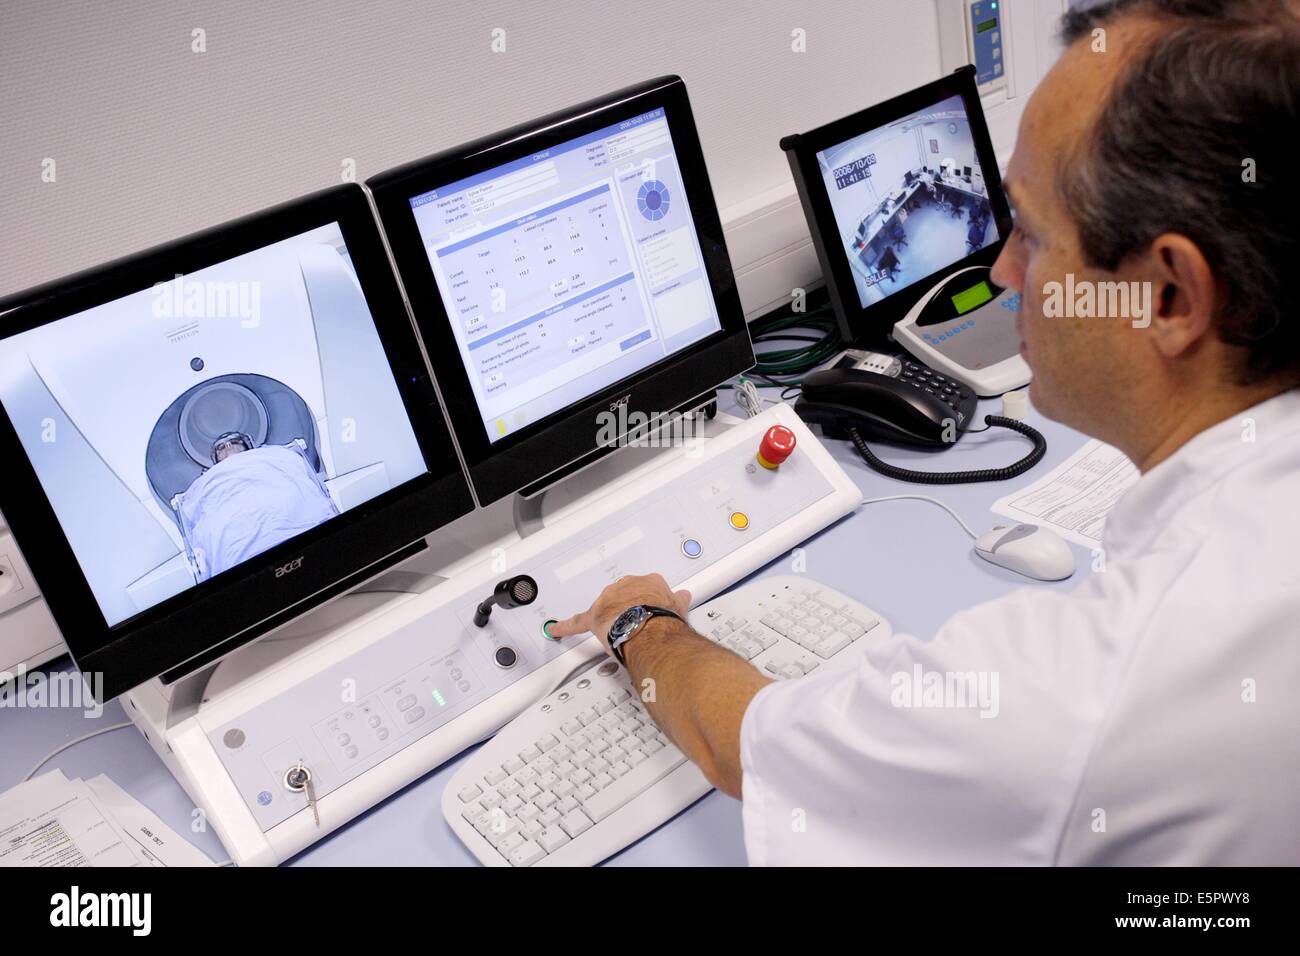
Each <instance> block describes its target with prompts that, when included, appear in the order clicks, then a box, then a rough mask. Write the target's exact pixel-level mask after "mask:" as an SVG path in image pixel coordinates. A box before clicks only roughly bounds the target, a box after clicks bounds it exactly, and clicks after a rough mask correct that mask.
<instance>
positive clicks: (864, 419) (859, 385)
mask: <svg viewBox="0 0 1300 956" xmlns="http://www.w3.org/2000/svg"><path fill="white" fill-rule="evenodd" d="M872 358H873V359H875V362H874V364H870V365H867V366H866V367H865V368H863V367H857V368H829V369H826V370H824V371H821V372H813V373H812V374H810V375H808V376H805V378H804V380H803V394H802V395H801V396H800V398H799V401H798V402H796V403H795V406H794V408H795V411H796V412H797V413H798V414H799V417H800V418H802V419H803V420H804V421H806V422H809V423H813V424H817V425H821V427H822V433H823V434H824V435H826V437H828V438H844V439H847V438H848V433H847V432H846V430H845V429H846V426H847V425H848V424H854V425H856V426H857V428H858V430H859V431H860V432H861V434H863V435H864V436H866V437H868V438H878V439H881V440H882V441H886V442H893V443H895V444H903V445H920V446H926V447H936V448H946V447H947V446H948V445H949V444H951V443H952V442H953V441H955V440H956V439H957V437H958V436H959V435H960V434H961V433H962V432H964V431H965V430H966V428H967V426H968V425H969V424H970V422H971V419H972V418H974V416H975V405H976V398H975V393H974V392H972V391H971V390H970V389H969V388H967V387H966V386H965V385H962V384H961V383H960V382H956V381H953V380H951V379H948V378H945V377H944V376H943V375H941V374H939V373H938V372H936V371H935V370H934V369H931V368H928V367H927V366H925V365H922V364H920V363H919V362H912V361H907V360H904V359H899V358H893V359H892V360H891V361H889V362H888V363H885V362H883V361H882V360H883V359H889V358H890V357H889V356H880V357H878V358H877V357H875V356H873V357H872ZM877 369H880V370H877Z"/></svg>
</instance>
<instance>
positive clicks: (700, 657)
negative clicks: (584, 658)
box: [550, 574, 772, 799]
mask: <svg viewBox="0 0 1300 956" xmlns="http://www.w3.org/2000/svg"><path fill="white" fill-rule="evenodd" d="M690 600H691V596H690V594H689V593H688V592H686V591H677V592H674V591H673V590H672V589H671V588H670V587H669V586H668V582H667V581H665V580H664V579H663V578H662V577H661V576H660V575H658V574H651V575H645V576H632V577H625V578H620V579H619V580H618V581H616V582H614V583H613V584H611V585H610V586H609V587H607V588H605V590H604V591H602V592H601V594H600V596H599V597H598V598H596V602H595V603H594V604H592V606H591V607H590V608H589V609H587V610H586V611H584V612H583V613H581V614H576V615H574V616H573V617H571V618H568V619H566V620H563V621H560V622H559V623H558V624H552V625H551V627H550V633H551V636H552V637H556V638H561V637H568V636H570V635H572V634H581V633H583V632H584V631H590V632H591V633H593V634H595V635H596V636H597V637H598V638H600V641H601V643H602V644H605V643H606V640H607V636H608V634H609V629H610V627H611V626H612V625H613V623H614V619H615V618H617V617H618V616H619V615H620V614H622V613H623V612H624V611H626V610H627V609H628V608H630V607H633V606H634V605H637V604H653V605H658V606H660V607H667V608H671V609H673V610H675V611H677V612H678V613H679V614H681V615H682V616H683V617H685V616H686V612H687V610H688V608H689V607H690ZM606 649H608V646H607V647H606ZM623 656H624V657H626V658H627V668H628V673H629V675H630V676H631V678H632V685H633V687H634V689H635V690H636V691H637V693H639V694H640V695H641V699H642V701H643V702H644V703H645V705H646V708H647V709H648V710H649V711H650V716H652V717H653V718H654V720H655V723H657V724H658V725H659V727H660V729H662V730H663V731H664V732H665V733H666V734H668V736H669V737H670V738H671V739H672V741H673V743H675V744H676V745H677V746H678V747H679V748H680V749H681V751H682V752H683V753H684V754H686V756H687V757H689V758H690V759H691V760H692V761H694V763H695V764H696V766H698V767H699V768H700V769H701V770H702V771H704V775H705V776H706V777H708V779H709V782H710V783H712V784H713V785H714V786H715V787H717V788H718V789H719V790H721V791H723V792H724V793H728V794H730V795H731V796H733V797H736V798H737V799H739V797H740V787H741V769H740V725H741V722H742V721H743V720H744V717H745V709H746V708H747V707H749V702H750V701H751V700H753V699H754V695H755V694H757V693H758V692H759V691H760V690H762V689H763V688H764V687H766V686H767V685H768V684H770V683H772V681H770V680H768V679H767V678H766V677H764V676H763V675H762V674H760V673H759V672H758V670H757V669H755V668H754V667H753V666H752V665H751V664H749V662H747V661H745V660H743V659H742V658H740V657H738V656H737V655H735V654H733V653H731V651H728V650H725V649H723V648H721V647H718V646H717V645H716V644H714V643H712V642H711V641H709V640H708V639H707V638H705V637H701V636H700V635H699V634H697V633H695V631H693V630H691V628H690V626H689V625H687V624H685V623H682V622H679V621H675V620H673V619H672V618H669V617H662V616H661V617H656V618H653V619H652V620H650V621H649V622H647V623H646V624H645V625H644V626H643V627H642V628H641V630H640V631H639V632H638V633H637V634H636V635H635V636H634V637H633V638H632V639H631V640H630V641H628V642H627V643H626V644H624V645H623Z"/></svg>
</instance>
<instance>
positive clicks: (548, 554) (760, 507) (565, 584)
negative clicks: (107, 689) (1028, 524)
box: [198, 409, 860, 832]
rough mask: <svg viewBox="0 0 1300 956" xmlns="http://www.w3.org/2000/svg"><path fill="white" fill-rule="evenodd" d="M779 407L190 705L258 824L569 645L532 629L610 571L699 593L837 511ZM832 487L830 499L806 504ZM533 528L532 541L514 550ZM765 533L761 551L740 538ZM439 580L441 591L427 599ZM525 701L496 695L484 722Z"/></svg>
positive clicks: (824, 459)
mask: <svg viewBox="0 0 1300 956" xmlns="http://www.w3.org/2000/svg"><path fill="white" fill-rule="evenodd" d="M782 411H787V410H786V409H782ZM787 417H788V418H789V419H791V421H790V424H789V427H786V426H785V425H779V426H777V427H772V425H771V422H766V423H764V422H759V421H756V420H755V421H752V422H749V423H743V424H741V425H737V426H734V427H733V430H738V431H741V432H744V435H743V436H741V437H742V438H743V439H744V440H739V439H737V440H733V441H730V442H728V441H727V436H726V435H724V436H722V437H721V438H719V439H715V440H714V441H713V442H712V443H707V444H706V446H705V450H704V451H703V452H702V453H700V454H699V455H698V456H697V457H698V460H697V461H690V462H689V463H685V462H686V460H687V459H689V458H690V457H691V453H690V452H689V451H688V452H685V453H683V455H682V456H681V459H679V460H680V461H682V462H684V464H682V465H681V466H680V467H676V470H675V473H673V474H671V475H669V476H668V477H667V478H665V479H660V478H658V477H657V476H650V477H649V478H639V479H637V480H636V482H635V483H634V484H633V485H631V486H629V487H628V488H625V489H623V490H621V491H619V492H615V493H614V494H613V495H611V498H617V502H616V505H615V506H613V507H612V508H611V509H610V510H609V513H607V514H605V515H604V516H603V517H601V518H599V519H597V520H593V521H588V522H587V523H586V524H585V525H584V526H583V527H581V528H578V529H576V530H574V531H571V532H567V533H566V531H565V528H567V527H568V524H569V522H567V521H566V522H565V523H564V527H561V528H558V529H553V528H547V529H544V530H543V531H542V532H539V533H538V534H537V535H534V536H533V537H530V538H528V539H526V541H525V542H524V543H521V544H520V545H517V546H515V548H512V549H508V550H510V551H511V552H512V554H511V555H510V556H509V557H510V561H509V566H508V567H507V566H506V565H505V563H504V562H503V563H502V564H501V566H498V567H493V568H485V569H484V570H483V571H482V572H481V574H479V573H478V572H475V575H476V576H475V580H474V581H473V582H471V583H466V582H465V581H464V580H462V577H463V576H462V577H458V578H457V579H454V581H451V582H447V583H446V584H441V585H438V586H437V587H435V588H434V589H433V590H432V591H430V592H428V594H427V595H425V596H424V599H427V600H428V601H429V603H430V606H429V608H428V610H427V613H424V614H423V615H422V616H421V617H420V618H419V619H418V620H415V621H414V622H412V623H410V624H407V625H405V626H403V627H401V628H398V629H396V630H393V631H392V632H391V633H387V634H385V635H384V636H383V637H382V638H380V639H378V640H375V641H374V642H373V643H371V644H369V645H368V646H367V647H365V648H364V650H363V651H361V652H358V653H356V654H354V655H353V656H351V657H349V658H347V659H345V660H342V661H339V662H337V663H335V664H333V665H331V666H328V667H324V668H322V669H320V670H318V671H316V672H315V673H312V674H309V675H306V676H304V678H303V679H302V680H301V681H299V682H298V683H296V684H295V685H293V686H291V687H289V688H288V689H287V690H282V691H280V692H278V693H276V694H274V695H272V696H268V697H267V699H265V700H262V701H261V702H260V703H258V704H257V705H256V706H254V707H251V708H250V709H248V710H245V711H244V712H243V713H241V714H240V715H239V716H238V717H236V718H234V719H230V720H225V721H224V722H220V723H218V724H216V725H214V726H209V725H208V723H207V722H206V720H205V716H206V715H205V713H204V711H202V710H201V711H200V713H199V716H198V720H199V723H200V725H201V726H202V728H203V730H204V732H205V734H206V736H207V739H208V740H209V742H210V744H211V746H212V748H213V749H214V751H215V753H216V755H217V758H218V759H219V760H220V762H221V764H222V765H223V766H224V768H225V770H226V771H227V773H228V774H229V776H230V778H231V779H232V780H233V782H234V784H235V786H236V788H237V790H238V792H239V794H240V796H241V798H242V799H243V802H244V803H245V804H246V805H247V807H248V809H249V811H250V813H251V814H252V815H253V817H254V819H255V821H256V823H257V825H258V826H259V827H260V828H261V829H262V831H263V832H266V831H267V830H269V829H270V828H272V827H275V826H276V825H277V824H279V823H281V822H283V821H285V820H286V819H287V818H289V817H290V816H292V815H294V814H296V813H298V812H300V811H302V810H304V809H307V808H308V806H309V804H310V805H311V806H312V809H313V810H314V809H315V806H314V801H316V800H324V799H326V798H327V797H328V796H329V794H330V793H331V792H332V791H334V790H335V789H337V788H338V787H340V786H342V785H344V784H346V783H347V782H349V781H351V780H353V779H355V778H356V777H358V776H360V775H362V774H364V773H367V772H368V771H370V770H372V769H374V768H376V767H377V766H379V765H380V764H382V763H383V762H384V761H385V760H386V759H388V758H390V757H392V756H393V755H395V754H397V753H399V752H400V751H402V750H403V749H404V748H407V747H409V746H411V745H412V744H413V743H415V742H416V741H419V740H421V739H422V738H424V737H426V736H427V735H429V734H430V733H433V732H434V731H436V730H438V729H439V728H441V727H444V726H445V725H446V724H448V723H449V722H451V721H453V720H455V718H456V717H457V716H458V715H461V714H464V713H465V712H466V711H467V710H469V709H470V708H475V707H478V706H481V705H484V704H487V703H489V702H490V701H491V700H492V698H493V697H494V696H495V695H498V694H500V693H501V692H503V691H504V690H506V689H507V688H509V687H510V686H511V685H512V684H513V683H515V682H516V681H518V680H519V679H521V678H522V677H524V676H525V675H527V674H529V673H531V672H532V671H534V670H536V669H537V668H538V667H541V666H542V665H544V664H546V663H547V662H549V661H552V660H554V658H556V657H557V656H559V655H561V654H563V653H564V652H565V651H566V650H568V649H569V648H571V647H573V646H575V645H576V644H579V643H582V642H583V641H584V640H586V636H585V635H579V636H576V637H572V638H568V639H565V640H563V641H556V640H553V639H551V638H550V637H549V635H548V634H547V631H546V628H547V626H548V624H549V623H551V622H553V621H554V620H556V619H559V618H564V617H568V616H570V615H572V614H574V613H576V612H578V611H580V610H583V609H585V608H586V607H588V606H589V605H590V603H591V601H592V600H593V599H594V598H595V597H596V595H597V594H598V593H599V592H600V591H601V590H602V589H603V588H604V587H605V586H606V585H607V584H609V583H611V582H613V581H615V580H617V579H618V578H620V577H622V576H624V575H627V574H646V573H650V572H658V573H660V574H663V575H664V577H665V578H667V579H668V581H669V582H670V583H671V584H673V585H674V586H686V587H690V588H691V589H692V591H693V593H694V595H695V599H696V601H697V602H698V601H702V600H705V599H706V598H708V597H709V596H711V594H712V593H716V592H717V591H718V590H720V589H721V588H722V587H725V586H727V585H729V584H731V583H733V582H734V581H736V580H738V579H739V578H741V577H743V576H744V575H745V574H747V573H749V572H750V571H752V570H754V569H755V568H757V567H759V566H761V565H762V564H765V563H767V561H770V560H771V559H772V558H775V557H777V556H778V555H779V554H780V553H783V552H784V551H785V550H788V548H789V547H790V546H791V545H793V544H796V543H798V542H799V541H800V540H802V539H803V538H805V537H807V536H808V535H809V534H812V533H813V532H815V531H817V530H819V529H820V527H823V526H824V525H825V524H826V523H828V522H829V521H830V520H834V517H838V516H839V515H842V514H844V513H847V511H849V510H850V509H851V508H852V506H853V505H854V504H856V500H857V499H858V498H860V495H858V493H857V492H856V488H854V489H853V491H852V497H853V500H852V501H849V493H848V492H846V491H845V488H844V485H845V483H847V479H845V478H843V476H842V473H841V475H840V479H839V485H838V487H837V485H836V484H835V483H833V482H832V480H831V478H830V477H829V474H828V471H827V470H828V469H833V470H835V471H836V472H838V468H837V466H835V465H834V463H833V462H832V461H831V460H830V458H829V456H828V455H826V453H825V451H824V449H821V448H820V447H817V448H816V449H815V450H816V452H818V453H819V454H818V455H815V456H814V455H809V454H807V453H804V451H803V443H804V442H805V441H806V442H809V443H812V444H815V443H816V440H815V439H814V438H812V436H811V434H810V433H808V432H806V431H805V430H804V427H803V425H802V423H798V422H797V420H794V416H793V414H792V413H791V414H790V415H789V416H782V418H781V420H782V421H785V420H786V418H787ZM794 429H798V430H799V431H800V439H799V442H800V444H799V450H795V444H796V440H795V433H794ZM710 444H712V445H714V446H716V447H714V448H710V447H709V445H710ZM832 496H837V498H836V501H837V504H836V508H835V509H828V508H823V509H821V511H822V512H824V513H825V515H826V516H825V517H823V518H821V519H820V520H818V519H815V518H813V519H810V518H809V517H808V516H809V515H813V514H817V513H818V512H816V511H814V510H810V509H814V506H815V505H816V504H817V503H818V502H819V501H821V500H822V499H826V498H828V497H832ZM810 520H811V521H813V522H815V523H813V524H810V525H809V526H808V527H807V528H804V527H803V524H807V523H808V522H809V521H810ZM543 536H546V537H547V541H546V542H545V543H544V544H543V545H542V547H544V549H545V550H544V551H542V552H540V553H537V554H534V555H533V556H531V557H529V556H527V549H528V548H530V547H533V546H534V545H532V542H534V539H537V538H540V537H543ZM765 539H770V540H771V541H772V545H773V546H772V549H771V550H770V551H767V552H764V551H763V550H762V549H761V548H755V547H749V548H748V549H746V546H753V545H755V544H756V543H758V542H761V541H764V540H765ZM778 541H784V542H785V543H784V544H783V545H778V543H777V542H778ZM742 550H743V551H744V554H745V556H744V558H743V559H742V558H740V557H738V553H739V552H742ZM516 551H517V552H518V555H520V556H518V557H516V554H515V553H514V552H516ZM706 572H719V573H718V574H708V573H706ZM516 573H524V574H528V575H530V576H532V577H533V578H534V579H535V580H536V582H537V588H538V594H537V598H536V600H535V601H534V602H533V603H531V604H528V605H526V606H522V607H512V608H497V609H496V610H495V612H494V613H492V614H491V616H490V617H489V618H488V619H487V621H486V623H485V624H484V626H482V627H479V626H477V625H476V624H475V620H474V618H475V611H476V609H477V607H478V604H479V603H480V602H481V601H482V600H483V599H484V598H486V597H488V596H489V595H491V594H492V591H493V587H494V586H495V585H496V583H497V582H498V581H500V580H501V579H503V578H506V577H509V576H510V575H513V574H516ZM708 581H717V582H718V583H715V584H708V583H707V582H708ZM701 582H704V584H703V585H702V584H701ZM440 592H444V593H446V594H448V595H451V596H450V597H446V598H442V599H440V597H439V595H440ZM575 663H576V662H575ZM544 693H545V691H543V694H544ZM538 696H541V695H538ZM529 703H531V700H526V701H522V702H521V703H519V704H518V705H517V706H515V707H514V710H513V711H512V710H509V709H507V708H505V707H503V708H502V710H503V712H502V713H501V714H500V715H499V723H498V726H499V725H500V724H504V723H506V722H507V721H508V720H510V719H511V718H513V717H514V716H515V712H514V711H517V710H519V709H522V708H524V707H527V706H528V704H529ZM471 742H472V741H467V742H466V744H467V743H471ZM466 744H462V745H461V746H464V745H466ZM456 749H460V748H459V747H458V748H456ZM308 774H309V775H310V785H307V776H308Z"/></svg>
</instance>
